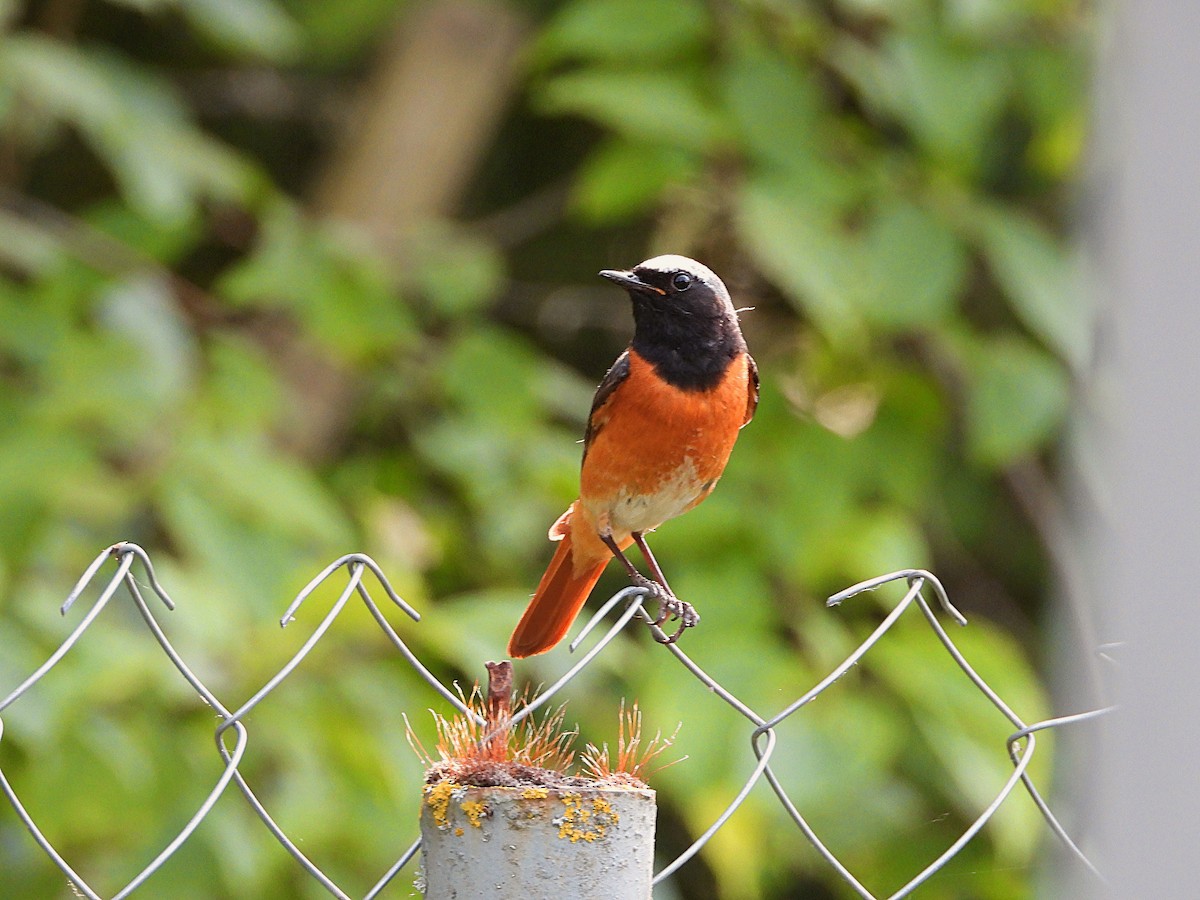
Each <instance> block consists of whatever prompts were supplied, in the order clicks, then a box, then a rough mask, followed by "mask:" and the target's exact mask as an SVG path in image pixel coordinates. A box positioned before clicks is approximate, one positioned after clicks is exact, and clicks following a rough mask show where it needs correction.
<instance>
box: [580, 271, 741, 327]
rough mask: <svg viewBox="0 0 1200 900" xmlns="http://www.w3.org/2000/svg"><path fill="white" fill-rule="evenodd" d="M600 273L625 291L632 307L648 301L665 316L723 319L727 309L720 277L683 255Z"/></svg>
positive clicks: (725, 293)
mask: <svg viewBox="0 0 1200 900" xmlns="http://www.w3.org/2000/svg"><path fill="white" fill-rule="evenodd" d="M600 274H601V275H602V276H603V277H604V278H607V279H608V280H609V281H612V282H614V283H616V284H619V285H621V286H622V287H623V288H625V289H626V290H627V291H629V295H630V297H631V298H632V299H633V301H634V305H635V307H636V306H639V305H641V304H645V303H646V302H647V301H648V302H649V304H650V305H652V306H653V307H655V308H656V309H657V311H658V312H660V313H662V314H665V315H670V314H672V313H678V314H682V315H690V316H701V317H704V318H724V317H725V316H726V315H727V314H728V313H729V312H730V311H731V304H730V303H729V294H728V292H726V290H725V285H723V284H722V283H721V279H719V278H717V276H716V275H714V274H713V273H712V272H711V271H710V270H709V269H708V268H706V267H705V266H703V265H701V264H700V263H698V262H696V261H695V260H692V259H688V258H686V257H683V256H660V257H656V258H654V259H652V260H647V261H646V262H644V263H642V264H641V265H639V266H636V267H634V268H633V269H631V270H629V271H620V270H614V269H605V270H604V271H603V272H601V273H600Z"/></svg>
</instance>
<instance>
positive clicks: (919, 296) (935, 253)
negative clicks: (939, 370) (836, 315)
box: [864, 200, 967, 330]
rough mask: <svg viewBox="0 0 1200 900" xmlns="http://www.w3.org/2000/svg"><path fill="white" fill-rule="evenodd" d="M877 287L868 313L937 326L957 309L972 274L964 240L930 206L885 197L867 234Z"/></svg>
mask: <svg viewBox="0 0 1200 900" xmlns="http://www.w3.org/2000/svg"><path fill="white" fill-rule="evenodd" d="M864 251H865V253H866V255H867V259H869V260H870V264H871V267H872V270H873V274H874V276H875V277H874V283H875V291H873V292H872V297H871V301H870V302H867V303H865V304H864V314H865V316H866V317H867V319H868V320H869V321H870V322H871V323H872V324H874V325H877V326H880V327H881V328H886V329H889V330H890V329H905V328H913V327H917V326H932V325H935V324H936V323H937V322H939V321H941V320H943V319H945V318H946V317H947V316H949V315H950V313H951V312H952V311H953V309H954V305H955V302H956V300H957V295H958V291H959V289H960V287H961V285H962V283H963V280H964V278H965V277H966V274H967V255H966V251H965V249H964V248H963V246H962V244H961V243H960V242H959V240H958V239H957V238H956V237H955V235H954V234H953V232H951V231H950V229H949V228H947V227H946V226H945V225H944V224H943V223H942V222H940V221H939V220H938V219H936V218H935V217H934V216H932V215H931V214H930V213H928V212H927V211H926V210H924V209H922V208H921V207H919V206H916V205H914V204H912V203H908V202H905V201H902V200H885V201H884V202H883V203H882V204H880V207H879V209H877V210H876V212H875V216H874V218H873V219H872V220H871V223H870V225H869V226H868V228H867V232H866V235H865V247H864Z"/></svg>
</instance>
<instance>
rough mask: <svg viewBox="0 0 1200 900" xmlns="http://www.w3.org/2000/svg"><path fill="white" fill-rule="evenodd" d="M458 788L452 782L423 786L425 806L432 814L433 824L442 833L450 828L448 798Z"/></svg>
mask: <svg viewBox="0 0 1200 900" xmlns="http://www.w3.org/2000/svg"><path fill="white" fill-rule="evenodd" d="M460 786H461V785H457V784H455V783H454V782H453V781H439V782H438V783H437V784H427V785H425V805H426V806H428V807H429V811H430V812H431V813H433V824H434V825H436V826H437V827H438V828H440V829H442V830H443V831H444V830H446V829H447V828H449V827H450V818H449V814H450V797H451V795H452V794H453V793H454V792H455V791H456V790H458V789H459V787H460Z"/></svg>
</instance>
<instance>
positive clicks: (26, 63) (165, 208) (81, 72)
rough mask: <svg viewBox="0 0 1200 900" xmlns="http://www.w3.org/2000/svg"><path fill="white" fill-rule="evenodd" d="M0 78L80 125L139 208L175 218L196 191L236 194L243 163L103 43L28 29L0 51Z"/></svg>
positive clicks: (243, 181) (241, 187)
mask: <svg viewBox="0 0 1200 900" xmlns="http://www.w3.org/2000/svg"><path fill="white" fill-rule="evenodd" d="M0 79H2V80H4V81H11V82H12V83H13V84H15V85H16V86H17V87H18V89H19V90H20V91H21V93H22V95H23V96H25V97H27V98H28V99H29V101H30V102H31V103H33V104H35V105H36V106H38V107H40V108H41V109H42V111H43V113H44V114H49V115H50V116H51V117H52V118H53V119H56V120H61V121H63V122H65V123H67V124H70V125H72V126H74V127H76V128H78V129H79V130H80V131H81V133H82V134H83V135H84V137H85V138H86V139H87V140H88V141H89V142H90V143H91V144H92V145H93V147H94V148H95V150H96V152H97V154H98V155H99V156H100V157H101V158H102V159H103V160H104V161H105V162H106V163H107V164H108V166H109V167H110V168H111V169H112V172H113V175H114V176H115V177H116V179H117V180H118V182H119V183H120V184H121V188H122V191H123V192H124V193H125V195H126V197H127V198H128V200H129V202H130V203H131V204H132V205H134V206H136V207H137V208H138V209H139V210H140V211H141V212H142V213H143V214H144V215H146V216H148V217H150V218H153V219H159V220H179V219H184V218H186V217H187V216H189V215H190V213H191V212H192V210H193V208H194V204H195V203H196V202H198V201H199V200H200V199H201V198H202V197H205V196H214V197H220V198H222V199H231V198H234V197H239V196H241V195H242V194H243V193H244V192H245V191H246V190H247V188H248V186H249V184H250V181H251V173H250V169H249V167H248V166H247V165H246V164H245V163H244V162H243V161H242V160H241V159H239V158H237V157H235V156H234V155H233V154H231V153H230V152H229V151H227V150H226V149H225V148H223V147H221V146H220V145H219V144H217V143H216V142H214V141H212V140H211V139H210V138H208V137H207V136H205V135H204V134H202V133H201V132H199V131H196V130H194V129H193V128H191V126H190V125H189V123H188V122H187V116H186V112H185V109H184V107H183V105H182V104H181V103H180V102H179V100H178V98H177V97H176V96H175V95H174V93H173V92H172V91H171V90H170V88H169V87H167V85H166V84H165V83H164V82H162V81H159V80H158V79H156V78H155V77H153V76H152V75H151V74H150V73H148V72H146V71H144V70H141V69H138V68H135V67H134V66H133V65H132V64H130V63H129V62H127V61H126V60H124V59H122V58H120V57H118V56H116V55H114V54H112V53H109V52H106V51H104V50H92V51H85V50H80V49H77V48H74V47H70V46H68V45H65V44H61V43H58V42H56V41H51V40H48V39H45V38H41V37H34V36H31V35H28V34H25V35H19V36H10V37H9V38H8V39H6V41H5V42H4V44H3V49H2V51H0Z"/></svg>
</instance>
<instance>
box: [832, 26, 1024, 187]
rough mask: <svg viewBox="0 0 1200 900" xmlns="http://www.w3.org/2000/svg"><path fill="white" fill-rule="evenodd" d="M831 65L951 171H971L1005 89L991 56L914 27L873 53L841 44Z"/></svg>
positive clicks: (1004, 74) (1003, 72) (1000, 67)
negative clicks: (948, 166)
mask: <svg viewBox="0 0 1200 900" xmlns="http://www.w3.org/2000/svg"><path fill="white" fill-rule="evenodd" d="M834 59H835V62H836V64H837V65H838V66H839V68H840V69H841V71H842V72H843V73H844V74H845V75H846V77H847V78H849V79H850V81H851V82H852V83H853V84H854V85H855V86H856V87H857V88H858V90H859V91H860V92H861V93H862V95H863V98H864V100H865V101H866V102H867V103H868V104H869V105H871V106H872V107H873V108H874V109H876V110H877V111H878V112H880V113H882V114H885V115H889V116H892V117H895V118H896V119H897V120H898V121H899V122H900V123H901V124H902V125H904V127H906V128H907V129H909V130H910V131H911V132H912V134H913V136H914V137H915V138H916V140H917V141H918V143H919V144H920V145H921V146H923V147H924V148H925V149H926V150H927V151H929V152H930V153H932V154H933V155H934V156H936V157H938V158H940V159H943V160H945V161H947V162H949V163H952V164H953V166H954V168H955V169H956V170H958V171H961V172H972V171H974V170H975V168H976V167H977V165H978V163H979V160H980V158H981V154H982V150H983V148H984V147H985V146H986V138H987V135H988V133H989V131H990V130H991V129H992V128H993V126H994V125H995V123H996V120H997V117H998V116H999V114H1000V112H1001V110H1002V108H1003V104H1004V100H1005V98H1006V96H1007V93H1008V91H1009V88H1010V82H1011V79H1010V78H1009V75H1008V71H1007V69H1006V67H1005V63H1004V60H1003V58H1002V57H1001V56H1000V55H999V54H997V53H993V52H991V51H990V49H988V48H982V49H979V48H972V47H969V46H965V45H959V44H956V43H954V42H953V41H952V39H950V38H949V37H948V35H946V34H945V33H944V32H938V31H935V30H933V29H930V28H921V29H918V30H915V31H908V32H900V31H896V32H890V33H889V34H888V35H887V37H886V38H885V39H884V41H883V43H882V46H881V48H878V49H877V48H875V47H870V46H868V45H866V44H865V43H862V42H858V41H856V40H854V39H844V40H843V41H842V42H840V43H839V45H838V47H837V51H836V54H835V57H834Z"/></svg>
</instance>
